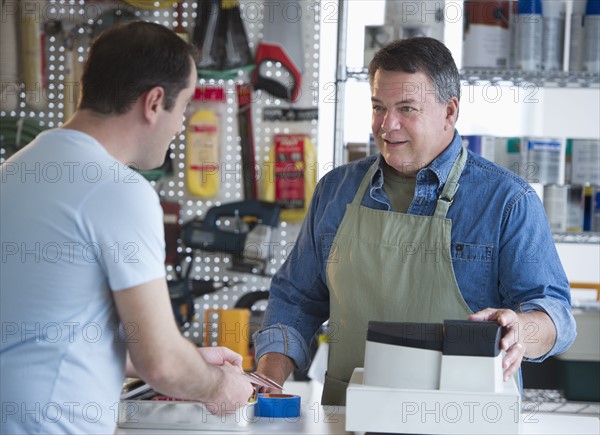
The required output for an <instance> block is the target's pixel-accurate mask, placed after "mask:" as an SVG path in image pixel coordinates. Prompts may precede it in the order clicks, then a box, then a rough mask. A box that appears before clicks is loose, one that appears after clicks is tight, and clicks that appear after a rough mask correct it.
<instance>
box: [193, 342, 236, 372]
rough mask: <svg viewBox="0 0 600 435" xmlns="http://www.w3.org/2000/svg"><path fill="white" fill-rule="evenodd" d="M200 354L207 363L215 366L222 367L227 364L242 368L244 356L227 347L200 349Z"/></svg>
mask: <svg viewBox="0 0 600 435" xmlns="http://www.w3.org/2000/svg"><path fill="white" fill-rule="evenodd" d="M198 352H200V355H202V358H204V360H205V361H206V362H207V363H209V364H212V365H213V366H222V365H223V364H225V363H226V362H227V363H229V364H231V365H234V366H237V367H239V368H242V356H241V355H240V354H239V353H237V352H234V351H232V350H231V349H228V348H226V347H223V346H218V347H199V348H198Z"/></svg>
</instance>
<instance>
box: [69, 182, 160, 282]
mask: <svg viewBox="0 0 600 435" xmlns="http://www.w3.org/2000/svg"><path fill="white" fill-rule="evenodd" d="M94 187H95V189H94V191H93V192H92V193H91V194H90V195H88V196H87V197H86V201H85V204H83V205H82V207H81V214H80V216H81V222H80V224H81V227H82V231H83V232H84V235H85V238H86V240H88V241H89V242H88V246H87V250H88V253H87V258H90V259H96V260H97V261H99V262H100V264H101V267H102V268H103V270H104V271H105V273H106V277H107V280H108V285H109V287H110V288H111V290H113V291H118V290H123V289H126V288H130V287H133V286H137V285H140V284H143V283H145V282H149V281H152V280H155V279H157V278H160V277H163V276H165V266H164V262H165V241H164V240H165V239H164V227H163V212H162V208H161V206H160V201H159V199H158V195H157V194H156V192H155V191H154V189H152V187H151V186H150V185H149V183H148V182H147V181H146V180H145V179H144V178H143V177H141V176H139V174H137V173H136V174H135V175H134V176H131V175H130V176H128V177H126V178H124V179H121V180H110V181H107V182H103V183H102V184H101V185H99V186H94Z"/></svg>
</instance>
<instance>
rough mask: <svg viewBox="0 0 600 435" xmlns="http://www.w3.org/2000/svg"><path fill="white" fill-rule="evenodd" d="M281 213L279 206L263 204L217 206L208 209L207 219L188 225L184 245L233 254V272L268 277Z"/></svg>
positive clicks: (255, 202)
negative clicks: (274, 234) (274, 233)
mask: <svg viewBox="0 0 600 435" xmlns="http://www.w3.org/2000/svg"><path fill="white" fill-rule="evenodd" d="M279 214H280V208H279V206H278V205H276V204H273V203H269V202H264V201H256V200H250V201H238V202H232V203H228V204H224V205H221V206H216V207H213V208H211V209H209V210H208V212H207V213H206V217H205V218H204V220H193V221H191V222H189V223H187V224H186V225H185V228H184V230H183V242H184V244H185V245H186V246H187V247H190V248H192V249H200V250H203V251H207V252H223V253H227V254H230V255H231V259H232V267H231V270H233V271H238V272H245V273H253V274H257V275H263V276H267V271H266V269H267V265H268V263H269V262H270V260H271V258H272V252H271V249H270V246H271V244H270V242H271V235H272V230H273V228H276V227H277V226H278V225H279ZM226 222H229V223H230V225H229V226H227V225H225V224H224V223H226Z"/></svg>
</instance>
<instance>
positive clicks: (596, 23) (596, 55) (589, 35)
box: [583, 0, 600, 73]
mask: <svg viewBox="0 0 600 435" xmlns="http://www.w3.org/2000/svg"><path fill="white" fill-rule="evenodd" d="M583 28H584V35H585V37H584V39H585V41H584V45H585V52H584V56H583V65H584V68H585V70H586V71H588V72H591V73H598V72H600V0H587V6H586V9H585V18H584V21H583Z"/></svg>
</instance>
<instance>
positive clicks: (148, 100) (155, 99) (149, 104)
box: [142, 86, 165, 124]
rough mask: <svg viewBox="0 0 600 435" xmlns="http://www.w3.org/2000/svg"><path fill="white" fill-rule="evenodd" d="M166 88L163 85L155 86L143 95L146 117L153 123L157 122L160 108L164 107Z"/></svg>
mask: <svg viewBox="0 0 600 435" xmlns="http://www.w3.org/2000/svg"><path fill="white" fill-rule="evenodd" d="M164 99H165V90H164V89H163V88H162V86H155V87H153V88H152V89H150V90H149V91H147V92H146V93H145V94H144V95H143V96H142V106H143V110H144V119H145V120H146V121H148V122H150V123H152V124H154V122H156V119H157V117H158V114H159V113H160V110H161V109H162V108H163V102H164Z"/></svg>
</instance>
